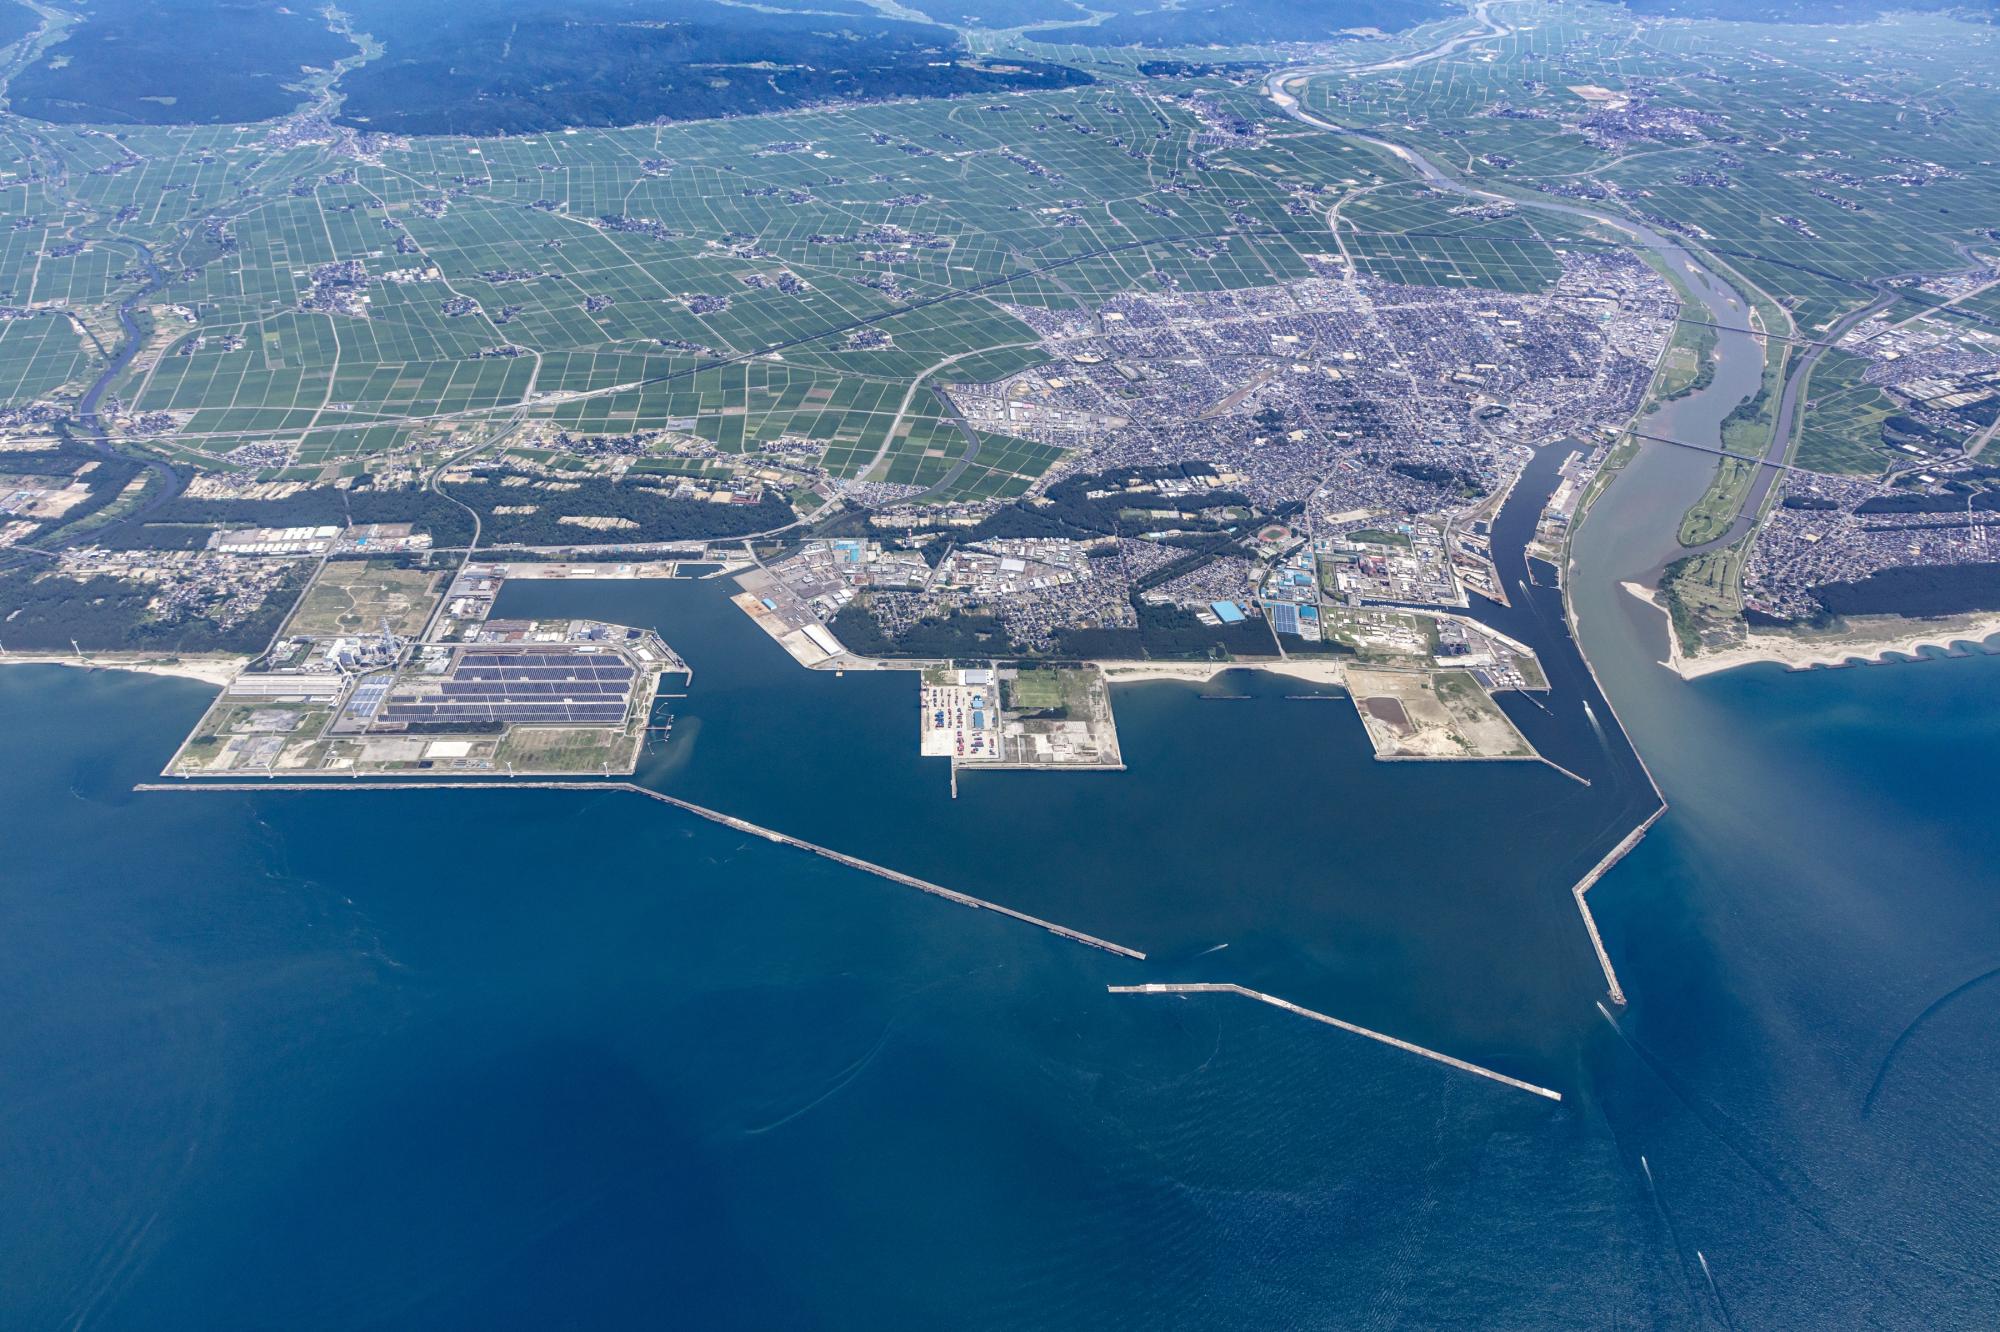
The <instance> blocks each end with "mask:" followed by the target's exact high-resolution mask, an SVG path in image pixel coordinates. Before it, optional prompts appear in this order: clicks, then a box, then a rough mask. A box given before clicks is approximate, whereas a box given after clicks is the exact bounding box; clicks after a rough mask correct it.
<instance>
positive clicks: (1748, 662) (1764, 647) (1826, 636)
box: [1623, 583, 2000, 680]
mask: <svg viewBox="0 0 2000 1332" xmlns="http://www.w3.org/2000/svg"><path fill="white" fill-rule="evenodd" d="M1623 587H1624V588H1625V590H1626V591H1627V592H1630V593H1631V594H1632V595H1633V596H1635V597H1637V598H1638V599H1639V600H1641V601H1643V602H1645V603H1646V604H1647V605H1649V606H1652V607H1653V608H1655V609H1656V610H1661V611H1662V613H1664V608H1663V607H1661V606H1660V602H1659V598H1658V597H1657V596H1655V595H1654V593H1653V592H1652V591H1651V589H1649V588H1644V587H1641V586H1640V585H1639V584H1637V583H1625V584H1623ZM1996 634H2000V614H1992V613H1981V614H1977V615H1954V616H1949V617H1946V618H1943V619H1936V620H1908V619H1904V618H1903V617H1901V616H1896V615H1883V616H1870V617H1867V618H1857V619H1852V620H1849V621H1848V622H1847V623H1846V625H1845V626H1844V627H1843V628H1840V629H1836V630H1829V631H1828V632H1825V633H1817V634H1815V633H1803V632H1800V633H1758V632H1755V631H1752V632H1751V633H1750V634H1749V635H1748V636H1747V637H1746V638H1745V639H1744V641H1743V643H1742V644H1741V645H1739V646H1737V647H1732V648H1724V649H1722V650H1721V651H1718V652H1704V653H1702V654H1701V655H1700V656H1696V657H1690V656H1688V655H1686V654H1685V653H1683V652H1682V651H1681V645H1680V641H1679V638H1678V636H1676V635H1675V634H1673V633H1671V632H1669V633H1668V635H1667V645H1668V648H1667V660H1665V661H1663V662H1661V663H1660V664H1661V665H1662V666H1665V667H1666V668H1667V669H1668V670H1670V671H1672V672H1674V673H1675V674H1676V675H1678V676H1680V677H1681V678H1682V679H1683V680H1697V679H1700V678H1701V677H1702V676H1704V675H1714V674H1716V673H1717V672H1719V671H1729V670H1734V669H1736V668H1737V667H1738V666H1754V665H1757V664H1758V663H1760V662H1773V663H1776V664H1777V665H1780V666H1784V667H1786V668H1787V669H1790V670H1794V671H1804V670H1810V669H1812V668H1813V667H1815V666H1846V665H1848V664H1850V663H1853V662H1857V661H1858V662H1862V663H1864V664H1868V665H1874V664H1877V663H1879V662H1882V661H1883V660H1885V659H1886V658H1888V657H1889V656H1891V655H1896V656H1905V657H1913V656H1916V655H1917V654H1918V653H1920V652H1921V651H1923V650H1924V649H1927V648H1937V649H1941V650H1949V649H1950V648H1951V646H1952V645H1953V644H1954V643H1975V644H1976V643H1984V642H1985V641H1986V640H1987V639H1989V638H1992V637H1993V636H1994V635H1996Z"/></svg>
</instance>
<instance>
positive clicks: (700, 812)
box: [132, 777, 1146, 962]
mask: <svg viewBox="0 0 2000 1332" xmlns="http://www.w3.org/2000/svg"><path fill="white" fill-rule="evenodd" d="M132 789H133V790H134V791H143V792H152V791H436V790H452V791H496V790H498V791H518V790H523V789H526V790H535V791H628V792H632V793H634V794H636V795H642V796H645V797H646V798H647V799H649V800H657V801H659V802H660V803H661V804H665V805H672V806H673V807H674V808H675V809H679V810H685V811H686V812H687V813H689V814H693V815H696V816H697V817H699V818H704V819H707V820H708V821H709V822H710V823H719V824H721V825H722V826H724V827H725V828H734V829H735V830H736V831H738V832H742V833H749V834H751V835H752V836H755V837H761V838H763V839H764V840H765V841H767V842H776V843H778V844H779V845H780V846H790V847H796V848H797V849H798V850H801V851H810V852H812V853H813V854H814V855H816V856H823V857H824V858H826V859H828V860H831V861H835V862H838V863H839V864H842V865H845V866H847V867H848V868H849V869H858V870H861V871H863V872H865V873H868V874H873V875H875V876H876V877H877V878H881V879H887V880H889V881H890V882H891V883H899V884H901V885H903V886H904V887H905V888H914V889H916V890H917V891H918V892H921V893H929V894H930V895H931V896H932V897H942V898H943V899H945V900H946V901H947V902H956V903H958V905H960V906H964V907H971V908H972V909H974V910H975V911H991V912H994V913H996V914H998V915H1002V916H1005V917H1007V918H1008V919H1010V920H1018V921H1020V922H1021V923H1022V924H1024V925H1033V926H1034V927H1035V928H1036V929H1039V930H1046V931H1048V932H1049V933H1050V934H1053V935H1055V936H1056V937H1058V938H1062V939H1068V940H1070V941H1071V942H1072V943H1080V944H1084V945H1086V946H1088V947H1091V948H1096V949H1101V950H1102V951H1104V952H1107V953H1115V954H1117V955H1118V956H1119V957H1129V958H1131V959H1133V960H1134V961H1138V962H1143V961H1145V960H1146V955H1145V954H1144V953H1142V952H1140V951H1139V950H1138V949H1136V948H1127V947H1126V946H1125V945H1123V944H1116V943H1112V942H1111V941H1110V940H1109V939H1100V938H1098V937H1097V936H1096V935H1094V934H1085V933H1084V932H1083V931H1082V930H1073V929H1071V928H1070V927H1069V926H1067V925H1058V924H1056V923H1055V922H1054V921H1052V920H1043V919H1042V918H1041V917H1040V916H1031V915H1029V914H1028V913H1027V912H1025V911H1016V910H1015V909H1014V908H1013V907H1009V906H1002V905H1000V904H999V903H998V902H989V901H987V900H986V899H985V898H982V897H974V896H972V895H971V894H970V893H961V892H959V891H958V890H957V889H954V888H946V887H944V886H943V885H942V884H936V883H932V882H930V881H929V880H928V879H919V878H918V877H916V876H915V875H914V874H905V873H903V872H902V871H901V870H892V869H890V868H889V867H888V866H886V865H877V864H876V863H875V862H874V861H872V860H863V859H861V858H860V857H859V856H850V855H848V854H847V853H846V852H844V851H835V850H834V849H833V848H831V847H826V846H821V845H819V844H818V843H817V842H808V841H806V840H805V839H804V838H803V837H794V836H792V835H791V834H790V833H781V832H779V831H777V830H776V829H774V828H766V827H763V826H762V825H760V824H755V823H752V822H750V821H749V820H748V819H739V818H737V817H736V816H735V815H733V814H724V813H722V812H721V811H720V810H714V809H710V808H708V807H707V806H706V805H697V804H695V803H694V802H693V801H691V800H683V799H681V798H680V797H679V796H670V795H668V794H666V793H665V792H663V791H655V790H653V789H652V788H651V787H647V786H640V785H639V784H638V783H637V782H605V781H596V782H589V781H526V782H523V781H509V780H507V779H506V778H504V777H503V778H488V779H486V780H478V779H472V780H463V779H461V780H453V781H436V782H424V781H369V782H366V783H362V782H345V781H326V780H320V781H298V780H290V781H280V780H277V779H275V778H274V779H271V780H269V781H261V782H190V781H181V782H140V783H139V784H138V785H136V786H134V787H133V788H132Z"/></svg>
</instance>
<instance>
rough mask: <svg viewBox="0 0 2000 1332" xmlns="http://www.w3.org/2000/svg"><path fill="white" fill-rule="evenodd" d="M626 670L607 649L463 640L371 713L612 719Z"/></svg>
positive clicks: (543, 721)
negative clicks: (429, 678)
mask: <svg viewBox="0 0 2000 1332" xmlns="http://www.w3.org/2000/svg"><path fill="white" fill-rule="evenodd" d="M633 675H634V671H633V669H632V667H631V665H630V664H629V663H628V662H626V661H625V660H624V658H622V657H619V656H617V655H615V654H612V653H600V652H567V651H563V650H560V649H551V650H534V649H520V648H503V649H498V650H493V649H479V648H468V649H466V650H465V651H464V653H463V654H461V656H460V657H459V660H458V663H457V665H456V666H455V668H454V669H453V670H452V671H451V673H450V674H449V675H448V676H446V677H445V678H444V680H443V681H442V682H440V683H439V684H436V685H431V684H429V683H426V684H423V685H420V686H417V687H415V688H412V687H410V686H405V687H403V688H401V689H398V690H397V691H396V692H395V693H394V694H391V695H390V696H389V702H388V705H387V706H386V707H384V708H383V709H382V711H381V713H380V715H379V717H378V720H380V721H385V722H416V723H452V722H461V723H464V722H496V721H499V722H511V723H514V724H517V725H548V724H562V723H567V724H572V725H579V726H617V725H619V724H620V723H622V722H623V721H624V720H625V700H626V696H627V695H628V694H629V693H630V692H631V689H632V677H633Z"/></svg>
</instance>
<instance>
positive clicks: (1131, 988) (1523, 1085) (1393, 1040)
mask: <svg viewBox="0 0 2000 1332" xmlns="http://www.w3.org/2000/svg"><path fill="white" fill-rule="evenodd" d="M1105 988H1107V989H1108V990H1109V991H1110V992H1111V993H1112V994H1240V995H1242V996H1243V997H1244V998H1245V999H1255V1000H1256V1001H1257V1002H1258V1003H1260V1004H1269V1005H1271V1006H1272V1007H1273V1008H1282V1009H1284V1010H1285V1011H1286V1012H1287V1013H1296V1014H1297V1015H1298V1016H1300V1017H1302V1018H1311V1019H1312V1020H1313V1021H1314V1022H1324V1023H1325V1024H1326V1025H1327V1026H1329V1027H1338V1028H1340V1029H1341V1030H1342V1031H1346V1032H1352V1033H1353V1034H1354V1035H1356V1036H1366V1037H1367V1038H1368V1039H1369V1040H1371V1041H1380V1042H1381V1043H1382V1044H1383V1045H1392V1046H1394V1047H1395V1048H1396V1049H1398V1050H1406V1051H1408V1052H1409V1053H1410V1054H1414V1055H1422V1056H1423V1057H1424V1058H1426V1059H1430V1060H1434V1061H1436V1062H1437V1063H1440V1064H1445V1065H1447V1066H1449V1067H1451V1068H1455V1069H1457V1070H1458V1071H1459V1072H1461V1073H1471V1074H1475V1075H1476V1076H1478V1077H1482V1078H1487V1079H1490V1080H1491V1081H1494V1082H1498V1083H1502V1084H1504V1085H1506V1086H1509V1087H1512V1088H1514V1089H1515V1090H1516V1091H1524V1092H1528V1093H1529V1094H1531V1095H1534V1096H1540V1097H1544V1098H1546V1099H1548V1100H1551V1101H1560V1100H1562V1093H1561V1092H1559V1091H1552V1090H1550V1089H1549V1088H1547V1087H1538V1086H1536V1085H1535V1084H1534V1083H1532V1082H1523V1081H1521V1079H1519V1078H1510V1077H1508V1076H1507V1075H1506V1074H1505V1073H1496V1072H1494V1071H1493V1070H1492V1069H1490V1068H1481V1067H1480V1066H1479V1065H1477V1064H1468V1063H1467V1062H1466V1061H1465V1060H1463V1059H1455V1058H1453V1057H1452V1056H1451V1055H1448V1054H1444V1053H1442V1052H1440V1051H1437V1050H1432V1049H1427V1048H1426V1047H1424V1046H1421V1045H1416V1044H1413V1043H1412V1042H1410V1041H1405V1040H1401V1039H1399V1038H1397V1037H1395V1036H1387V1035H1384V1034H1383V1033H1381V1032H1379V1031H1371V1030H1369V1029H1368V1028H1367V1027H1363V1026H1358V1025H1356V1024H1355V1023H1352V1022H1343V1021H1342V1020H1341V1019H1339V1018H1337V1017H1330V1016H1328V1015H1327V1014H1325V1013H1315V1012H1314V1011H1313V1010H1312V1009H1310V1008H1302V1007H1300V1006H1299V1005H1298V1004H1295V1003H1293V1002H1291V1000H1289V999H1280V998H1278V997H1277V996H1276V995H1274V994H1265V993H1264V992H1263V991H1262V990H1252V989H1248V988H1246V987H1244V986H1241V985H1234V984H1229V983H1218V982H1214V981H1206V982H1192V983H1187V984H1180V985H1165V984H1158V983H1155V984H1151V985H1111V986H1107V987H1105Z"/></svg>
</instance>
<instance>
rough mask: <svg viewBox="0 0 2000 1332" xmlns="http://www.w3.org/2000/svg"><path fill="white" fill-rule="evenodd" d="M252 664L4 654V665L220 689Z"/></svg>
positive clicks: (135, 655) (132, 655)
mask: <svg viewBox="0 0 2000 1332" xmlns="http://www.w3.org/2000/svg"><path fill="white" fill-rule="evenodd" d="M249 661H250V659H249V658H248V657H232V656H186V657H179V656H173V655H171V654H170V655H167V656H156V655H153V654H150V653H143V652H96V653H86V654H85V655H83V656H78V655H76V654H75V653H73V652H62V653H57V652H7V653H0V666H70V667H83V668H85V669H89V670H99V671H134V672H137V673H138V674H140V675H167V676H172V677H174V678H176V679H180V680H198V681H200V682H201V683H202V684H207V685H214V686H215V687H216V688H218V689H220V688H222V687H223V686H224V685H227V684H229V683H230V682H231V681H233V680H234V679H235V678H236V677H237V676H238V675H240V674H242V672H243V668H244V667H245V666H246V665H248V664H249Z"/></svg>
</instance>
